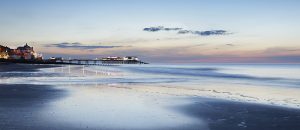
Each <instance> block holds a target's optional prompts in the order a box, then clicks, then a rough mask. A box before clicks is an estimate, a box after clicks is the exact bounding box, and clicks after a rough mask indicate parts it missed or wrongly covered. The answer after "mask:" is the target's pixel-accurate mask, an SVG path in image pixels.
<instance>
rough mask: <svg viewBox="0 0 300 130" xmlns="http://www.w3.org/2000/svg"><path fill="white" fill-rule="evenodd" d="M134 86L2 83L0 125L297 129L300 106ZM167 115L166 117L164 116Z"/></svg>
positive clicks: (6, 128) (15, 129) (25, 68)
mask: <svg viewBox="0 0 300 130" xmlns="http://www.w3.org/2000/svg"><path fill="white" fill-rule="evenodd" d="M49 67H52V66H49V65H22V64H16V65H3V64H0V72H9V71H22V72H36V71H38V69H40V68H49ZM35 76H37V75H35ZM134 87H143V85H142V84H140V85H135V86H134ZM134 87H133V86H132V85H130V84H126V85H122V86H118V85H116V86H106V85H102V86H101V85H100V86H93V85H83V86H75V85H72V84H71V85H70V86H65V85H62V86H60V87H57V86H51V85H34V84H1V83H0V129H1V130H2V129H3V130H24V129H28V130H53V129H55V130H77V129H78V130H86V129H92V130H101V129H105V130H107V129H109V130H133V129H136V130H140V129H143V130H151V129H153V130H154V129H155V130H182V129H184V130H286V129H288V130H299V129H300V124H299V122H300V110H299V109H291V108H285V107H277V106H271V105H262V104H253V103H242V102H234V101H227V100H219V99H211V98H200V96H196V97H197V98H191V97H195V96H192V95H190V96H189V95H184V96H179V95H170V94H165V93H164V92H162V91H161V90H160V89H157V92H156V93H153V92H150V91H148V90H147V89H146V90H145V91H144V90H143V91H140V90H139V89H143V88H139V89H136V88H134ZM166 97H167V99H166ZM180 100H184V103H180ZM170 104H171V105H170ZM182 115H184V116H182ZM185 116H186V117H185ZM165 120H168V121H166V122H164V121H165ZM180 122H185V123H182V124H181V123H180ZM80 123H82V125H81V124H80ZM135 123H136V124H135ZM125 126H126V127H125Z"/></svg>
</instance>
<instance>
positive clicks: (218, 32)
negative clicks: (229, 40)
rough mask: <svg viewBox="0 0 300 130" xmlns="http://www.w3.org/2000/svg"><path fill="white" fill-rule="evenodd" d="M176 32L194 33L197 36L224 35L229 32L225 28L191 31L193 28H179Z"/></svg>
mask: <svg viewBox="0 0 300 130" xmlns="http://www.w3.org/2000/svg"><path fill="white" fill-rule="evenodd" d="M178 34H195V35H199V36H211V35H226V34H229V33H228V32H227V31H225V30H210V31H193V30H180V31H178Z"/></svg>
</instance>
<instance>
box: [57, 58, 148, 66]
mask: <svg viewBox="0 0 300 130" xmlns="http://www.w3.org/2000/svg"><path fill="white" fill-rule="evenodd" d="M55 63H58V64H59V63H61V64H74V65H111V64H148V63H145V62H142V61H138V60H99V59H68V60H65V59H61V60H55Z"/></svg>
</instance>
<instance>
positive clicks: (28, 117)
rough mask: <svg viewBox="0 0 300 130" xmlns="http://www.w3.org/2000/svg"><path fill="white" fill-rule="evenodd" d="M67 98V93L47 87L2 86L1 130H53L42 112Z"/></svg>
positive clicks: (0, 95) (0, 91) (0, 99)
mask: <svg viewBox="0 0 300 130" xmlns="http://www.w3.org/2000/svg"><path fill="white" fill-rule="evenodd" d="M63 96H66V92H65V91H64V90H61V89H56V88H54V87H51V86H46V85H26V84H18V85H14V84H12V85H3V84H0V129H1V130H24V129H36V130H37V129H51V128H53V127H52V126H51V125H49V124H47V122H44V121H43V118H42V116H41V110H42V109H43V108H46V107H48V105H49V103H50V102H52V101H55V100H58V99H59V98H62V97H63Z"/></svg>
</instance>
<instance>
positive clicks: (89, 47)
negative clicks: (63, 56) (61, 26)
mask: <svg viewBox="0 0 300 130" xmlns="http://www.w3.org/2000/svg"><path fill="white" fill-rule="evenodd" d="M45 47H57V48H72V49H85V50H92V49H98V48H119V47H129V46H105V45H84V44H81V43H78V42H75V43H68V42H63V43H56V44H49V45H45Z"/></svg>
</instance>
